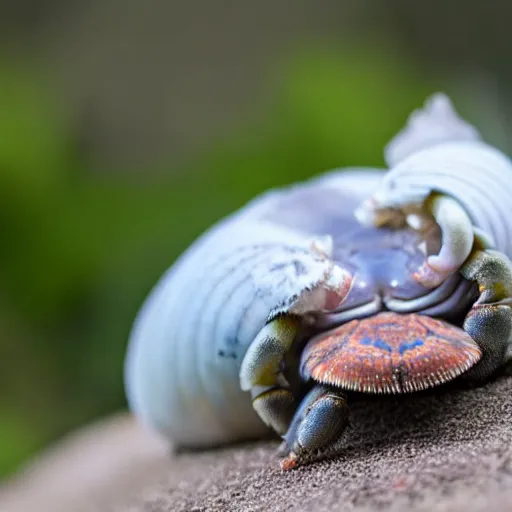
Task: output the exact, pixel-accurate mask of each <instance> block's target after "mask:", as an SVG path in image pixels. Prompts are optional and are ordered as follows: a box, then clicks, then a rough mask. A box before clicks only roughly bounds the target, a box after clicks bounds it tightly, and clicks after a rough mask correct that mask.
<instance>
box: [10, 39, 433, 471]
mask: <svg viewBox="0 0 512 512" xmlns="http://www.w3.org/2000/svg"><path fill="white" fill-rule="evenodd" d="M0 74H1V76H2V80H1V82H0V233H1V235H2V242H1V251H0V279H1V288H0V333H1V337H0V383H1V386H0V393H1V394H0V475H2V474H4V475H5V474H7V473H9V472H10V471H12V470H13V469H14V468H15V467H16V466H17V465H18V464H19V463H20V462H21V461H23V460H24V459H25V458H26V457H27V456H29V455H30V454H32V453H33V452H34V451H35V450H37V449H40V448H41V447H43V446H44V445H45V444H47V443H48V442H50V441H51V440H53V439H55V438H57V437H58V436H60V435H62V434H63V433H65V432H66V431H68V430H70V429H72V428H74V427H76V426H78V425H80V424H83V423H84V422H86V421H89V420H91V419H93V418H95V417H98V416H101V415H104V414H106V413H108V412H110V411H113V410H115V409H118V408H121V407H124V406H125V402H124V395H123V385H122V367H123V357H124V351H125V347H126V342H127V339H128V335H129V330H130V327H131V324H132V321H133V318H134V316H135V314H136V312H137V309H138V307H139V306H140V304H141V303H142V301H143V299H144V297H145V296H146V294H147V293H148V292H149V290H150V289H151V287H152V286H153V284H154V283H155V281H156V280H157V279H158V277H159V275H160V274H161V273H162V272H163V271H164V270H165V269H166V268H167V267H168V266H169V265H170V264H171V263H172V261H173V260H174V259H175V258H176V257H177V256H178V255H179V254H180V252H182V251H183V250H184V249H185V248H186V247H187V245H188V244H189V243H190V242H192V241H193V239H194V238H195V237H196V236H197V235H199V234H200V233H201V232H202V231H203V230H204V229H206V228H207V227H208V226H209V225H211V224H212V223H213V222H214V221H216V220H217V219H219V218H221V217H222V216H223V215H225V214H227V213H229V212H230V211H232V210H234V209H236V208H238V207H240V206H242V205H243V204H244V203H245V202H246V201H247V200H249V199H250V198H252V197H253V196H254V195H255V194H257V193H259V192H261V191H263V190H265V189H266V188H269V187H274V186H279V185H282V184H286V183H289V182H292V181H296V180H303V179H307V178H309V177H311V176H312V175H314V174H318V173H321V172H323V171H325V170H328V169H331V168H334V167H341V166H349V165H377V166H382V165H383V159H382V149H383V146H384V145H385V143H386V142H387V141H388V140H389V139H390V138H391V137H392V135H393V134H394V133H395V132H396V131H397V130H398V129H399V128H400V127H401V126H402V125H403V122H404V120H405V118H406V117H407V115H408V113H409V112H410V110H411V109H412V108H415V107H417V106H419V105H420V104H421V103H422V102H423V100H424V98H425V96H426V95H427V94H428V93H430V92H431V91H430V90H428V89H427V87H426V85H425V82H424V80H421V79H420V77H419V76H418V74H417V72H416V70H415V69H414V68H412V67H411V66H410V65H409V64H408V63H407V62H405V61H403V60H401V59H400V58H398V57H397V56H396V55H395V54H393V53H391V52H389V53H386V52H384V51H375V49H374V50H372V51H364V50H362V49H361V50H360V51H358V52H351V53H350V54H347V55H341V56H340V55H339V54H336V55H334V54H329V53H326V52H323V51H321V50H319V51H309V52H306V53H301V54H300V55H298V56H297V58H296V59H294V60H293V61H291V62H287V63H286V66H284V67H282V68H280V70H279V73H278V74H277V80H276V82H277V84H278V85H277V86H276V92H275V97H274V102H273V108H272V109H271V111H270V112H269V113H268V115H267V116H266V120H265V122H264V123H261V124H259V125H255V124H253V125H252V126H249V127H246V128H245V129H243V130H239V131H237V132H236V133H234V134H233V136H232V137H230V138H229V139H228V140H223V141H217V142H216V144H215V145H214V147H212V148H210V149H209V150H208V151H207V152H205V153H204V154H202V155H199V156H197V157H196V158H195V159H194V161H193V162H190V164H189V165H188V166H187V168H182V169H174V170H173V171H172V172H168V173H164V174H165V175H166V178H165V179H162V172H159V171H161V169H154V168H149V167H148V168H145V169H140V170H139V172H138V173H136V178H134V175H133V173H130V174H129V176H128V175H126V176H125V175H120V174H119V173H109V172H101V171H102V170H98V169H91V168H90V166H88V164H87V161H86V160H85V159H84V158H83V155H82V154H81V152H80V151H79V149H78V145H77V144H76V141H75V140H73V137H72V131H71V130H69V129H68V128H67V126H66V123H65V121H64V119H65V116H63V115H62V113H60V114H59V104H58V101H56V99H55V98H52V97H51V95H50V94H49V93H48V90H47V89H46V88H45V87H44V86H43V85H42V83H39V82H38V80H37V79H36V78H35V77H34V76H29V75H26V74H23V73H20V72H19V71H17V70H14V69H13V68H12V67H9V66H8V65H6V64H5V65H3V66H0ZM156 176H158V178H156Z"/></svg>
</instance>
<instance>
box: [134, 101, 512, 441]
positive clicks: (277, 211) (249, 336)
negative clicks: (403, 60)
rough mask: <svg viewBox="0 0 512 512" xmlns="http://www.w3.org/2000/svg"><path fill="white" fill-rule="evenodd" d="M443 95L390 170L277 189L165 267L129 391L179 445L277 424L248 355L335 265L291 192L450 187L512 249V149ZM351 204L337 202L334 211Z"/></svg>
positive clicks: (141, 322) (149, 305)
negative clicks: (257, 401)
mask: <svg viewBox="0 0 512 512" xmlns="http://www.w3.org/2000/svg"><path fill="white" fill-rule="evenodd" d="M438 98H441V100H440V101H441V102H443V101H444V103H445V104H444V107H446V105H448V107H450V105H449V102H448V103H446V101H445V98H444V97H438ZM438 101H439V99H438ZM434 105H437V106H436V107H435V108H433V109H432V108H430V111H429V108H426V110H425V112H424V113H421V112H420V113H419V114H418V113H417V114H415V118H413V119H412V120H411V122H410V123H409V126H408V127H407V128H406V130H405V131H404V132H403V133H401V134H399V136H398V138H397V139H395V141H394V142H393V143H392V144H391V145H390V146H389V147H388V154H387V157H388V161H389V163H391V164H392V165H393V167H392V169H391V170H390V171H389V172H388V173H386V174H385V177H384V180H383V173H382V171H379V170H369V169H359V170H343V171H342V170H340V171H333V172H331V173H329V174H327V175H325V176H323V177H321V178H317V179H314V180H311V181H309V182H306V183H304V184H300V185H294V186H291V187H289V188H285V189H282V190H276V191H271V192H268V193H266V194H264V195H263V196H261V197H259V198H257V199H256V200H254V201H252V202H251V203H250V204H248V205H247V206H246V207H244V208H243V209H241V210H240V211H238V212H236V213H234V214H233V215H231V216H230V217H228V218H227V219H225V220H223V221H222V222H220V223H219V224H217V225H216V226H214V227H213V228H211V229H210V230H209V231H207V232H206V233H205V234H203V235H202V236H201V237H200V238H199V239H198V240H197V241H196V242H195V243H194V244H193V245H192V246H191V247H190V248H189V249H188V250H187V251H186V252H185V253H184V254H183V255H182V256H181V258H180V259H179V260H178V261H177V262H176V263H175V264H174V265H173V266H172V267H171V268H170V269H169V270H168V271H167V272H166V273H165V274H164V276H163V277H162V278H161V280H160V282H159V283H158V284H157V286H156V287H155V289H154V290H153V291H152V293H151V294H150V296H149V297H148V299H147V301H146V303H145V304H144V306H143V308H142V309H141V311H140V313H139V315H138V317H137V319H136V322H135V325H134V328H133V331H132V335H131V339H130V343H129V349H128V353H127V357H126V363H125V382H126V392H127V397H128V401H129V404H130V407H131V409H132V410H133V412H134V413H135V414H136V415H137V416H138V417H139V418H140V419H141V420H142V421H143V422H144V423H146V424H148V425H149V426H151V427H152V428H154V429H156V430H157V431H159V432H160V433H162V434H163V435H164V436H166V437H168V438H169V439H170V440H171V441H172V442H173V443H174V444H175V445H179V446H197V447H199V446H209V445H216V444H219V443H225V442H230V441H235V440H242V439H247V438H254V437H258V436H260V435H262V434H263V433H264V432H266V431H267V428H266V427H265V426H264V425H263V423H262V422H261V420H260V419H259V418H258V417H257V416H256V413H255V412H254V411H253V409H252V404H251V400H250V396H249V394H248V393H245V392H242V391H241V390H240V385H239V376H238V373H239V368H240V364H241V361H242V358H243V355H244V354H245V352H246V350H247V347H248V346H249V345H250V343H251V342H252V340H253V339H254V337H255V336H256V334H257V333H258V331H259V330H260V329H261V328H262V327H263V325H264V324H265V322H266V320H267V319H268V316H269V314H270V313H271V312H272V311H274V310H276V308H284V309H286V308H287V307H290V305H291V304H292V301H293V299H294V298H295V297H297V295H299V294H300V293H301V292H302V291H303V290H304V289H308V288H314V287H315V286H317V285H318V283H319V282H321V281H322V279H324V280H325V278H326V275H328V274H329V272H330V271H331V267H330V263H329V261H328V260H326V259H322V258H319V257H317V256H315V254H314V252H312V251H311V238H312V234H315V233H311V232H308V230H307V229H298V228H295V227H294V226H298V225H306V226H307V219H304V218H299V217H300V208H299V209H294V210H293V211H292V213H291V214H290V212H289V211H286V209H284V210H282V206H281V205H282V204H283V202H286V200H287V198H288V199H290V200H291V201H299V202H300V200H302V199H301V194H303V193H310V192H312V191H313V192H314V191H319V194H318V197H319V198H320V199H319V200H320V201H321V200H322V197H325V192H326V191H334V192H336V191H344V193H345V195H346V193H347V191H348V192H349V193H350V195H351V196H352V198H353V200H354V202H355V203H359V202H362V201H363V200H364V199H366V198H367V197H368V196H369V195H370V194H372V193H374V192H375V197H378V198H379V200H380V201H381V202H382V203H383V204H386V202H387V204H390V205H393V204H399V203H400V202H403V201H404V198H408V199H411V200H412V199H417V200H422V199H424V198H425V197H426V196H427V195H428V194H429V193H430V192H431V191H432V190H439V191H442V192H445V193H447V194H449V195H452V196H453V197H455V198H456V199H457V200H458V201H459V202H460V203H461V204H462V205H464V207H465V208H466V209H467V211H468V213H469V215H470V216H471V218H472V220H473V222H474V223H475V225H476V226H478V227H480V228H481V229H483V230H484V231H486V232H487V233H488V234H489V235H490V236H491V237H492V238H493V239H494V242H495V244H496V246H497V247H498V248H499V249H501V250H503V251H504V252H506V253H507V254H508V255H510V256H512V222H511V219H512V167H511V165H510V161H509V160H508V158H506V157H505V156H504V155H502V154H501V153H500V152H498V151H497V150H495V149H493V148H491V147H490V146H487V145H485V144H484V143H482V142H480V141H479V140H477V134H476V130H474V129H473V128H472V127H470V125H467V124H466V123H463V122H462V121H461V120H458V118H457V117H455V118H454V115H453V114H451V112H449V111H447V110H446V108H444V107H443V105H441V107H439V105H440V103H437V104H436V103H435V101H434ZM430 106H432V104H430ZM436 125H437V126H438V128H439V126H441V127H442V128H443V129H442V130H439V129H436ZM432 127H433V128H432ZM422 133H423V134H424V137H422ZM439 134H441V135H439ZM341 206H342V205H337V204H330V205H328V207H329V208H331V209H332V211H333V212H335V210H336V208H338V207H341ZM323 207H324V208H325V207H326V206H325V205H323ZM296 264H300V265H301V267H302V271H301V272H300V274H298V273H297V272H294V269H293V266H294V265H296ZM277 268H279V271H278V272H277V271H275V269H277ZM271 269H274V270H271ZM276 272H277V273H276ZM277 277H278V279H277ZM311 307H314V304H312V305H311Z"/></svg>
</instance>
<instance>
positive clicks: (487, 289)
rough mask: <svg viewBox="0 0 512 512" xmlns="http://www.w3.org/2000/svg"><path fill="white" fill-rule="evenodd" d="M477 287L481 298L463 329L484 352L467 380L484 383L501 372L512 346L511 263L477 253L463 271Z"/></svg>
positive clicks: (486, 252)
mask: <svg viewBox="0 0 512 512" xmlns="http://www.w3.org/2000/svg"><path fill="white" fill-rule="evenodd" d="M460 272H461V274H462V275H463V276H464V277H465V278H466V279H468V280H471V281H475V282H476V283H477V284H478V288H479V291H480V297H479V299H478V300H477V301H476V303H475V304H474V306H473V308H472V309H471V311H470V312H469V313H468V315H467V316H466V319H465V321H464V330H465V331H466V332H467V333H468V334H469V335H470V336H471V337H472V338H473V339H474V340H475V341H476V342H477V343H478V345H479V346H480V348H481V349H482V352H483V357H482V359H481V361H480V362H479V363H478V364H477V365H476V366H475V367H474V368H472V369H471V370H470V371H469V372H468V373H467V374H465V378H468V379H471V380H476V381H481V380H484V379H486V378H488V377H490V376H491V375H492V374H493V373H494V372H495V371H496V370H498V369H499V368H500V367H501V366H502V365H503V364H504V363H505V362H507V358H509V359H510V355H511V346H512V262H511V261H510V260H509V259H508V258H507V257H506V256H505V255H503V254H502V253H500V252H498V251H493V250H489V249H488V250H481V249H478V250H475V251H474V252H473V253H472V254H471V256H470V257H469V259H468V261H467V262H466V263H465V264H464V265H463V267H462V268H461V270H460Z"/></svg>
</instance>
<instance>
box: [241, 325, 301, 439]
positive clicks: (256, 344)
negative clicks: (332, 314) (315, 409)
mask: <svg viewBox="0 0 512 512" xmlns="http://www.w3.org/2000/svg"><path fill="white" fill-rule="evenodd" d="M299 327H300V319H299V318H298V317H296V316H292V315H282V316H279V317H277V318H275V319H274V320H271V321H270V322H269V323H268V324H266V325H265V327H263V329H262V330H261V331H260V332H259V334H258V336H257V337H256V338H255V340H254V341H253V342H252V344H251V345H250V347H249V349H248V350H247V353H246V355H245V357H244V360H243V362H242V366H241V369H240V385H241V387H242V389H243V390H244V391H251V395H252V399H253V407H254V409H255V410H256V412H257V413H258V415H259V416H260V418H261V419H262V420H263V422H264V423H265V424H266V425H268V426H269V427H271V428H272V429H274V430H275V431H276V432H277V433H278V434H280V435H283V434H284V433H285V432H286V431H287V430H288V426H289V424H290V422H291V419H292V417H293V414H294V412H295V409H296V407H297V404H296V402H295V398H294V396H293V393H292V391H291V390H290V387H289V385H288V382H287V381H286V379H285V377H284V375H283V372H282V365H283V361H284V359H285V356H286V354H287V352H288V351H289V350H290V348H291V347H292V344H293V342H294V340H295V339H296V337H297V333H298V331H299Z"/></svg>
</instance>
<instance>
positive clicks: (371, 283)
mask: <svg viewBox="0 0 512 512" xmlns="http://www.w3.org/2000/svg"><path fill="white" fill-rule="evenodd" d="M385 158H386V162H387V165H388V167H389V168H388V169H387V170H379V169H366V168H361V169H359V168H358V169H340V170H335V171H331V172H329V173H327V174H325V175H323V176H321V177H317V178H314V179H312V180H310V181H308V182H305V183H301V184H294V185H292V186H289V187H287V188H283V189H279V190H273V191H270V192H267V193H265V194H263V195H262V196H260V197H258V198H256V199H255V200H253V201H252V202H251V203H249V204H248V205H247V206H245V207H244V208H242V209H241V210H240V211H238V212H236V213H234V214H232V215H231V216H229V217H228V218H226V219H224V220H223V221H221V222H220V223H219V224H217V225H216V226H214V227H213V228H211V229H210V230H209V231H207V232H206V233H205V234H203V235H202V236H201V237H200V238H199V239H198V240H197V241H196V242H195V243H194V244H193V245H192V246H191V247H190V248H189V249H188V250H187V251H186V252H185V253H184V254H183V255H182V256H181V258H179V260H178V261H177V262H176V263H175V264H174V265H173V266H172V267H171V268H170V269H169V270H168V271H167V272H166V273H165V274H164V276H163V277H162V278H161V280H160V282H159V283H158V284H157V286H156V287H155V289H154V290H153V291H152V292H151V294H150V296H149V297H148V299H147V300H146V302H145V304H144V305H143V307H142V309H141V311H140V312H139V315H138V317H137V319H136V321H135V325H134V327H133V331H132V334H131V339H130V343H129V347H128V352H127V357H126V362H125V383H126V392H127V397H128V401H129V404H130V406H131V408H132V410H133V411H134V413H135V414H136V415H137V416H138V417H139V418H140V419H141V421H143V422H144V423H146V424H148V425H149V426H150V427H152V428H154V429H156V430H157V431H159V432H160V433H161V434H162V435H164V436H166V437H168V438H169V440H170V441H172V443H173V444H174V445H175V446H178V447H185V448H186V447H195V448H197V447H208V446H215V445H219V444H223V443H227V442H233V441H240V440H244V439H253V438H257V437H259V436H263V435H265V434H266V433H267V432H268V430H269V428H270V429H271V430H273V431H275V432H276V433H277V434H279V435H280V436H281V437H282V438H283V444H282V447H281V450H282V453H283V455H284V456H285V458H284V460H283V461H282V467H283V468H284V469H288V468H291V467H294V466H295V465H298V464H302V463H308V462H310V461H313V460H316V459H318V458H320V457H328V456H334V455H336V454H337V453H340V452H341V451H342V450H343V444H342V442H340V436H341V434H342V432H343V430H344V429H345V427H346V425H347V419H348V403H349V401H350V394H351V393H374V394H375V393H411V392H416V391H419V390H422V389H426V388H430V387H435V386H438V385H440V384H443V383H445V382H448V381H451V380H453V379H455V378H459V379H467V380H469V381H472V382H479V381H483V380H485V379H488V378H490V377H491V376H493V375H494V374H495V373H496V372H497V370H498V369H500V368H501V367H502V366H503V365H505V364H506V363H507V361H508V360H509V359H510V358H511V356H512V350H511V344H512V336H511V332H512V263H511V261H510V260H509V257H512V164H511V162H510V160H509V159H508V157H506V156H505V155H504V154H502V153H501V152H500V151H498V150H497V149H495V148H493V147H491V146H489V145H488V144H486V143H484V142H483V141H482V140H481V139H480V136H479V134H478V132H477V130H476V129H475V128H474V127H472V126H471V125H469V124H468V123H467V122H465V121H464V120H462V119H461V118H460V117H459V116H458V115H457V113H456V112H455V111H454V109H453V107H452V104H451V102H450V100H449V99H448V98H447V97H446V96H444V95H442V94H436V95H434V96H433V97H431V98H430V99H429V100H427V102H426V103H425V105H424V107H423V108H422V109H420V110H418V111H415V112H414V113H413V114H412V115H411V116H410V118H409V120H408V122H407V124H406V126H405V128H404V129H403V130H402V131H401V132H400V133H399V134H398V135H397V136H396V137H395V138H394V139H393V140H392V141H391V143H390V144H389V145H388V146H387V148H386V151H385Z"/></svg>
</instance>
